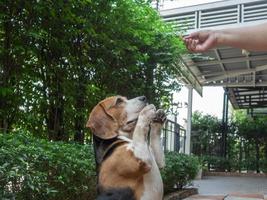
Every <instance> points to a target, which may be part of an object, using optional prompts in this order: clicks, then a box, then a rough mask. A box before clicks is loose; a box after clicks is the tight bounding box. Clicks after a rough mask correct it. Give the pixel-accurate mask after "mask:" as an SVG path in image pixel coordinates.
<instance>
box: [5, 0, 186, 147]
mask: <svg viewBox="0 0 267 200" xmlns="http://www.w3.org/2000/svg"><path fill="white" fill-rule="evenodd" d="M0 13H1V14H0V80H1V81H0V129H2V130H3V131H4V132H9V131H12V129H14V128H23V129H27V130H29V131H30V132H31V133H34V134H35V135H37V136H39V137H43V138H48V139H49V140H54V141H58V140H64V141H68V140H69V139H74V140H75V141H78V142H80V143H83V142H84V140H85V138H86V132H87V131H86V129H85V126H84V124H85V123H86V119H87V117H88V114H89V111H90V110H91V109H92V108H93V106H94V105H96V103H98V102H99V101H100V100H102V99H103V98H105V97H107V96H110V95H117V94H120V95H124V96H127V97H129V98H131V97H134V96H140V95H145V96H147V98H148V99H149V102H151V103H154V104H155V105H159V104H160V102H161V99H162V98H163V97H167V98H165V99H168V97H169V96H170V93H171V92H173V91H174V90H179V84H178V83H177V81H176V76H177V67H178V66H175V67H174V63H179V54H180V52H181V49H182V47H183V42H182V41H181V39H179V37H177V35H176V34H175V33H174V31H173V30H172V28H171V27H170V26H168V25H166V24H165V23H164V22H163V20H162V19H161V18H160V16H159V14H158V13H157V11H156V10H154V9H153V8H151V7H150V5H149V3H148V2H147V1H146V0H111V1H106V0H95V1H92V0H81V1H66V0H56V1H45V0H40V1H36V0H27V1H20V0H12V1H0Z"/></svg>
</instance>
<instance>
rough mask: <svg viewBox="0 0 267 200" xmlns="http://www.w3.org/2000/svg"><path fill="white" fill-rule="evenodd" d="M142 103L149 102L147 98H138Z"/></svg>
mask: <svg viewBox="0 0 267 200" xmlns="http://www.w3.org/2000/svg"><path fill="white" fill-rule="evenodd" d="M138 99H139V100H140V101H143V102H147V99H146V97H145V96H141V97H138Z"/></svg>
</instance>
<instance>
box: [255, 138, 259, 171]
mask: <svg viewBox="0 0 267 200" xmlns="http://www.w3.org/2000/svg"><path fill="white" fill-rule="evenodd" d="M255 150H256V171H257V173H260V145H259V141H257V140H256V141H255Z"/></svg>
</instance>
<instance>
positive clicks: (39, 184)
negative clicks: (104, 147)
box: [0, 133, 96, 200]
mask: <svg viewBox="0 0 267 200" xmlns="http://www.w3.org/2000/svg"><path fill="white" fill-rule="evenodd" d="M0 147H1V148H0V197H1V199H16V200H25V199H32V200H39V199H40V200H42V199H53V200H60V199H69V200H77V199H79V200H85V199H87V200H88V199H94V197H95V192H96V191H95V188H96V174H95V165H94V157H93V151H92V148H91V146H90V145H79V144H75V143H73V144H67V143H63V142H49V141H47V140H43V139H36V138H34V137H32V136H30V135H28V134H25V133H17V134H0Z"/></svg>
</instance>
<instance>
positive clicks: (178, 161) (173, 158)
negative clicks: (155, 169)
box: [161, 152, 200, 193]
mask: <svg viewBox="0 0 267 200" xmlns="http://www.w3.org/2000/svg"><path fill="white" fill-rule="evenodd" d="M165 161H166V167H165V168H164V169H163V170H162V171H161V174H162V178H163V182H164V191H165V193H168V192H172V191H174V190H177V189H182V188H183V187H185V186H187V185H188V184H190V183H191V181H192V180H194V178H195V177H196V175H197V172H198V170H199V167H200V166H199V162H198V158H197V157H193V156H189V155H186V154H180V153H178V152H167V153H166V154H165Z"/></svg>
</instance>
